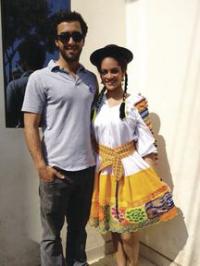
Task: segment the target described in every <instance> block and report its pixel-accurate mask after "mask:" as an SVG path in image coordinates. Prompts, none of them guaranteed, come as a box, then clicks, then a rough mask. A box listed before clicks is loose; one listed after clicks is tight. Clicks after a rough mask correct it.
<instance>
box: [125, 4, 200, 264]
mask: <svg viewBox="0 0 200 266" xmlns="http://www.w3.org/2000/svg"><path fill="white" fill-rule="evenodd" d="M126 28H127V45H128V47H130V48H131V49H132V50H133V51H134V53H135V61H134V62H133V63H132V64H131V66H130V68H129V73H130V74H131V75H130V76H131V77H130V79H131V81H130V83H131V88H132V89H133V90H135V91H137V90H139V91H141V92H142V93H143V94H144V95H145V96H146V97H147V98H148V100H149V105H150V111H152V112H153V115H152V118H153V120H154V124H155V131H156V135H157V139H158V144H159V149H160V158H159V164H160V165H159V167H158V170H159V172H160V174H161V175H162V176H163V178H164V180H166V181H167V182H168V183H169V184H170V185H171V187H172V189H173V192H174V199H175V203H176V205H177V207H178V208H179V211H180V213H182V214H180V215H179V217H177V218H176V219H175V220H173V221H170V222H169V223H166V224H163V225H159V226H158V227H156V226H155V227H153V228H152V229H149V230H146V233H145V235H144V237H143V242H144V243H145V245H147V246H150V247H151V248H152V249H153V250H154V251H156V252H159V253H161V254H163V255H164V256H166V257H168V258H169V259H171V260H175V262H176V263H178V264H179V265H182V266H198V265H200V256H199V255H198V249H199V245H200V233H199V230H198V222H199V215H200V208H199V206H200V205H199V203H200V182H199V172H200V171H199V167H200V160H199V159H200V125H199V123H198V120H199V115H200V84H199V78H200V75H199V74H200V73H199V72H200V49H199V47H200V1H198V0H168V1H167V0H163V1H160V0H151V1H149V0H135V1H134V0H127V5H126ZM156 252H154V258H153V257H151V259H152V260H155V261H156V262H157V263H158V265H162V266H164V265H169V262H167V261H165V262H163V261H162V262H161V261H159V258H158V257H157V255H158V254H157V255H156ZM147 253H148V252H147ZM149 254H151V256H153V253H152V250H151V252H150V251H149ZM146 255H147V256H148V254H146Z"/></svg>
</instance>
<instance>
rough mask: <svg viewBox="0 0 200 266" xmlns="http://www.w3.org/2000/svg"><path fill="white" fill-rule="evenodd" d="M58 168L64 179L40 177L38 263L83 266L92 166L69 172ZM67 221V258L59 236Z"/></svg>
mask: <svg viewBox="0 0 200 266" xmlns="http://www.w3.org/2000/svg"><path fill="white" fill-rule="evenodd" d="M59 171H60V172H61V173H62V174H64V175H65V176H66V178H65V179H64V180H61V179H55V180H54V181H53V182H50V183H47V182H44V181H42V180H41V181H40V189H39V191H40V206H41V222H42V229H43V234H42V241H41V266H84V265H87V257H86V252H85V245H86V238H87V233H86V230H85V226H86V224H87V222H88V219H89V214H90V205H91V197H92V190H93V180H94V167H90V168H87V169H85V170H81V171H76V172H69V171H63V170H60V169H59ZM65 218H66V221H67V245H66V259H64V256H63V249H62V243H61V238H60V232H61V229H62V227H63V225H64V223H65Z"/></svg>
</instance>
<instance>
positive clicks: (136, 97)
mask: <svg viewBox="0 0 200 266" xmlns="http://www.w3.org/2000/svg"><path fill="white" fill-rule="evenodd" d="M144 102H147V100H146V97H145V96H144V95H143V94H141V93H140V92H138V93H134V94H133V93H131V94H129V95H128V97H127V103H128V104H132V105H133V106H136V107H137V106H138V105H141V104H142V103H143V104H144Z"/></svg>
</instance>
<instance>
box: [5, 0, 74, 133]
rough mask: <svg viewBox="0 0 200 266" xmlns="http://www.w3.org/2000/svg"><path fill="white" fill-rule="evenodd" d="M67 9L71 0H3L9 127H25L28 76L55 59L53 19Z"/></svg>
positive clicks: (7, 122)
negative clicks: (24, 113) (23, 106)
mask: <svg viewBox="0 0 200 266" xmlns="http://www.w3.org/2000/svg"><path fill="white" fill-rule="evenodd" d="M64 9H70V0H35V1H32V0H14V1H13V0H1V22H2V44H3V68H4V90H5V94H4V95H5V115H6V118H5V121H6V127H11V128H21V127H23V113H22V112H21V106H22V103H23V99H24V92H25V88H26V84H27V81H28V78H29V76H30V74H31V73H32V72H33V71H35V70H37V69H40V68H42V67H44V66H45V65H46V64H47V63H48V61H49V60H50V59H51V58H56V56H57V54H56V49H55V45H54V34H53V33H52V27H51V22H52V18H53V16H54V15H55V13H56V12H58V11H60V10H64Z"/></svg>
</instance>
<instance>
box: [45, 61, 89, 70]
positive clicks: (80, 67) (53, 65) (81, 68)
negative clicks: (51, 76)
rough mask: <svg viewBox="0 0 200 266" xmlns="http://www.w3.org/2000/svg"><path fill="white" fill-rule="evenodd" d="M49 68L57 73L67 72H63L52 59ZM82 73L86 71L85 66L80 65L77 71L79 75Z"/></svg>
mask: <svg viewBox="0 0 200 266" xmlns="http://www.w3.org/2000/svg"><path fill="white" fill-rule="evenodd" d="M48 68H49V70H50V71H51V72H57V71H61V72H65V73H67V72H66V70H62V69H61V68H60V67H59V66H58V65H57V64H56V63H55V61H54V60H53V59H52V60H50V61H49V64H48ZM82 71H86V69H85V67H84V66H83V65H81V64H80V66H79V68H78V70H77V73H78V72H82Z"/></svg>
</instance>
